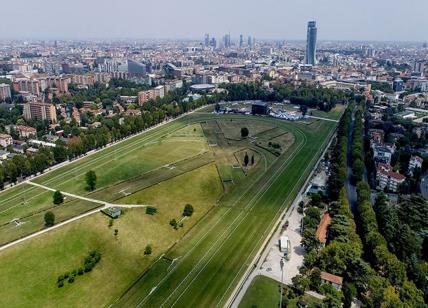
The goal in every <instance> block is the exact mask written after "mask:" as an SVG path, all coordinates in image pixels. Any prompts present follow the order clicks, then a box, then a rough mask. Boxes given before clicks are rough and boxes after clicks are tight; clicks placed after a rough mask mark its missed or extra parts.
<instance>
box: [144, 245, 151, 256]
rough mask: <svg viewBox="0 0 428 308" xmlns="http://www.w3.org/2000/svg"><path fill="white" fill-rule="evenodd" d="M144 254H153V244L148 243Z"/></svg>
mask: <svg viewBox="0 0 428 308" xmlns="http://www.w3.org/2000/svg"><path fill="white" fill-rule="evenodd" d="M144 254H145V255H146V256H148V255H151V254H152V246H150V245H147V246H146V248H144Z"/></svg>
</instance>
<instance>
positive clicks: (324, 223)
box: [316, 213, 331, 244]
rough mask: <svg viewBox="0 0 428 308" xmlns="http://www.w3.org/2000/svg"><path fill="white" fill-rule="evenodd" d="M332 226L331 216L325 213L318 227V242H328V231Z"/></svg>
mask: <svg viewBox="0 0 428 308" xmlns="http://www.w3.org/2000/svg"><path fill="white" fill-rule="evenodd" d="M330 224H331V216H330V214H328V213H325V214H324V215H323V217H322V218H321V221H320V224H319V225H318V228H317V231H316V236H317V238H318V240H319V241H320V242H321V243H322V244H325V243H326V242H327V230H328V226H329V225H330Z"/></svg>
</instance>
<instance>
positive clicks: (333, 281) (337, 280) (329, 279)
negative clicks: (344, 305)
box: [321, 272, 343, 291]
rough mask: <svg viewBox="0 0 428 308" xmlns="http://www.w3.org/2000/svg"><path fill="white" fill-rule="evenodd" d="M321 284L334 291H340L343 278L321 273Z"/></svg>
mask: <svg viewBox="0 0 428 308" xmlns="http://www.w3.org/2000/svg"><path fill="white" fill-rule="evenodd" d="M321 283H325V284H330V285H332V286H333V288H335V289H336V290H338V291H340V290H341V289H342V283H343V278H342V277H340V276H336V275H333V274H330V273H327V272H321Z"/></svg>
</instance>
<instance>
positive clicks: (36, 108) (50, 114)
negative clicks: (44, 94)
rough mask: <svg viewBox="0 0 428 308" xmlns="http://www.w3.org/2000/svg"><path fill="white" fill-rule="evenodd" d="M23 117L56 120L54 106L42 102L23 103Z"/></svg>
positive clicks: (53, 121)
mask: <svg viewBox="0 0 428 308" xmlns="http://www.w3.org/2000/svg"><path fill="white" fill-rule="evenodd" d="M24 118H25V119H26V120H40V121H45V120H47V121H49V122H51V123H56V122H57V118H56V109H55V106H54V105H52V104H48V103H42V102H36V103H27V104H24Z"/></svg>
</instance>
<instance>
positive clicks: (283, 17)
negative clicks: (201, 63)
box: [0, 0, 428, 41]
mask: <svg viewBox="0 0 428 308" xmlns="http://www.w3.org/2000/svg"><path fill="white" fill-rule="evenodd" d="M1 2H2V3H1V5H0V7H1V12H2V14H1V17H0V23H1V26H0V38H2V39H11V38H27V39H28V38H44V39H46V38H76V39H78V38H82V39H84V38H202V37H203V34H204V33H205V32H207V33H211V34H213V35H215V36H220V35H222V34H223V33H226V32H228V31H230V32H231V34H232V39H234V38H235V39H236V37H237V36H238V35H239V33H243V34H244V35H248V34H252V35H254V36H255V37H258V38H267V39H271V38H272V39H305V35H306V34H305V32H306V23H307V21H308V20H310V19H314V20H316V21H317V23H318V32H319V38H320V39H325V40H330V39H337V40H405V41H428V18H427V12H428V0H407V1H399V0H293V1H291V0H210V1H208V0H20V1H13V0H12V1H10V0H9V1H6V0H4V1H3V0H1Z"/></svg>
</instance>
